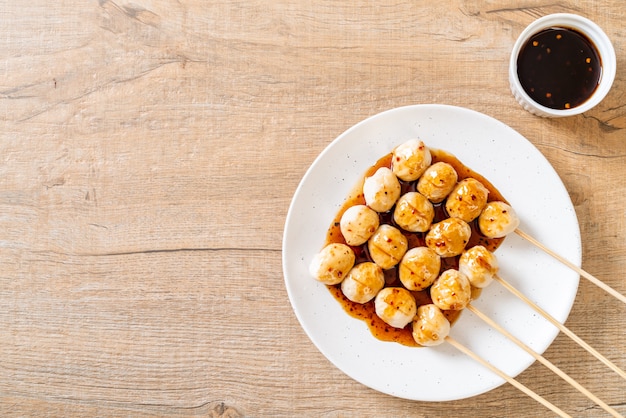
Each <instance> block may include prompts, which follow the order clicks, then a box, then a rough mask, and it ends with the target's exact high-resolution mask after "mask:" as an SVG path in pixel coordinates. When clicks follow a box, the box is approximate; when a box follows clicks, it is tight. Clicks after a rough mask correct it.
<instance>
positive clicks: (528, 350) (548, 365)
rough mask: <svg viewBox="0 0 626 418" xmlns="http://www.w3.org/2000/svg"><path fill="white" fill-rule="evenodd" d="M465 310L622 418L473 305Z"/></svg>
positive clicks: (613, 414)
mask: <svg viewBox="0 0 626 418" xmlns="http://www.w3.org/2000/svg"><path fill="white" fill-rule="evenodd" d="M467 309H468V310H469V311H471V312H472V313H474V314H475V315H476V316H478V317H479V318H480V319H482V320H483V321H485V323H487V324H488V325H489V326H491V327H492V328H494V329H495V330H497V331H498V332H500V333H501V334H502V335H504V336H505V337H507V338H508V339H510V340H511V341H513V342H514V343H515V344H517V346H519V347H520V348H522V349H523V350H524V351H526V352H527V353H528V354H530V355H531V356H533V358H535V360H537V361H539V362H540V363H541V364H543V365H544V366H546V367H547V368H548V369H550V370H552V371H553V372H554V373H555V374H556V375H557V376H559V377H560V378H562V379H563V380H565V381H566V382H567V383H569V384H570V385H572V386H573V387H574V388H576V389H577V390H578V391H579V392H580V393H582V394H583V395H585V396H586V397H587V398H589V399H590V400H592V401H594V402H595V403H596V404H597V405H598V406H600V407H601V408H602V409H604V410H605V411H606V412H608V413H609V414H611V415H612V416H614V417H616V418H622V415H621V414H620V413H619V412H617V411H616V410H615V409H613V408H611V407H610V406H609V405H607V404H606V403H604V402H603V401H602V400H601V399H599V398H598V397H597V396H595V395H594V394H593V393H591V392H590V391H589V390H588V389H586V388H584V387H583V386H582V385H581V384H579V383H578V382H577V381H576V380H574V379H572V378H571V377H570V376H569V375H567V374H566V373H565V372H563V371H562V370H561V369H559V368H558V367H557V366H555V365H554V364H553V363H552V362H550V361H549V360H547V359H546V358H545V357H543V356H542V355H541V354H539V353H537V352H535V351H534V350H532V349H531V348H530V347H528V346H527V345H526V344H524V343H523V342H522V341H520V340H519V339H518V338H516V337H515V336H513V335H512V334H511V333H510V332H508V331H507V330H505V329H504V328H502V327H501V326H500V325H498V324H497V323H495V322H494V321H493V320H491V319H490V318H489V317H488V316H486V315H485V314H484V313H482V312H481V311H480V310H478V309H477V308H476V307H474V306H473V305H471V304H469V305H467Z"/></svg>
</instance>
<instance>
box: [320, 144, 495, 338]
mask: <svg viewBox="0 0 626 418" xmlns="http://www.w3.org/2000/svg"><path fill="white" fill-rule="evenodd" d="M430 152H431V155H432V164H434V163H436V162H439V161H442V162H446V163H448V164H450V165H451V166H452V167H454V169H455V170H456V172H457V174H458V180H459V181H460V180H462V179H464V178H468V177H472V178H475V179H476V180H478V181H480V182H481V183H482V184H483V185H484V186H485V187H486V188H487V189H488V190H489V197H488V201H490V202H491V201H498V200H499V201H502V202H506V200H505V199H504V197H503V196H502V195H501V194H500V192H499V191H498V190H497V189H496V188H495V187H494V186H493V185H492V184H491V183H490V182H489V181H488V180H487V179H485V178H484V177H483V176H481V175H480V174H478V173H476V172H474V171H472V170H471V169H470V168H468V167H466V166H465V165H463V163H461V162H460V161H459V160H458V159H457V158H456V157H454V156H453V155H451V154H449V153H447V152H445V151H441V150H436V149H432V148H431V149H430ZM380 167H388V168H391V154H388V155H386V156H384V157H382V158H381V159H380V160H378V161H377V162H376V164H374V165H373V166H372V167H370V168H369V169H368V170H367V172H366V173H365V175H364V176H363V179H362V180H361V181H360V182H359V184H358V185H357V187H355V188H354V190H353V191H352V193H350V195H349V196H348V198H347V199H346V201H345V202H344V204H343V205H342V207H341V209H340V210H339V212H338V213H337V215H336V216H335V219H334V220H333V222H332V224H331V226H330V228H329V229H328V232H327V234H326V242H325V244H324V245H328V244H331V243H341V244H345V243H346V242H345V240H344V238H343V235H342V234H341V230H340V227H339V221H340V220H341V216H342V215H343V213H344V212H345V211H346V210H347V209H348V208H349V207H351V206H354V205H361V204H365V199H364V197H363V192H362V189H363V181H364V179H365V178H366V177H369V176H371V175H372V174H373V173H375V172H376V170H378V169H379V168H380ZM400 184H401V186H402V194H405V193H408V192H411V191H415V190H416V184H417V181H412V182H404V181H400ZM433 206H434V208H435V218H434V220H433V223H436V222H439V221H442V220H444V219H447V218H448V217H449V216H448V214H447V213H446V210H445V200H444V201H443V202H441V203H437V204H434V205H433ZM393 210H394V208H392V209H391V210H390V211H389V212H385V213H381V214H379V217H380V223H381V225H382V224H385V223H386V224H390V225H393V226H396V225H395V223H394V221H393V216H392V214H393ZM469 225H470V227H471V228H472V235H471V237H470V240H469V242H468V243H467V246H466V248H471V247H473V246H475V245H482V246H484V247H485V248H487V249H488V250H489V251H491V252H494V251H495V250H496V249H497V248H498V247H499V246H500V244H501V243H502V241H503V240H504V238H487V237H485V236H484V235H482V234H481V233H480V230H479V228H478V225H477V223H476V220H474V221H472V222H470V224H469ZM402 233H403V234H404V235H405V236H406V237H407V239H408V242H409V249H410V248H413V247H418V246H425V241H424V238H425V236H426V233H425V232H407V231H404V230H403V231H402ZM351 248H352V249H353V250H354V254H355V255H356V264H358V263H361V262H364V261H371V258H370V257H369V254H368V250H367V243H366V244H363V245H360V246H356V247H354V246H353V247H351ZM458 261H459V256H456V257H448V258H442V259H441V270H440V272H443V271H445V270H448V269H457V268H458ZM384 273H385V287H387V286H394V287H404V286H403V285H402V282H401V281H400V279H399V278H398V268H397V267H394V268H391V269H389V270H384ZM327 287H328V289H329V291H330V293H331V294H332V295H333V297H334V298H335V299H336V300H337V301H338V302H339V303H340V304H341V306H342V307H343V309H344V310H345V311H346V312H347V313H348V314H349V315H350V316H352V317H354V318H357V319H360V320H362V321H364V322H365V323H366V324H367V326H368V327H369V329H370V331H371V333H372V335H374V337H376V338H378V339H379V340H382V341H393V342H397V343H400V344H402V345H406V346H410V347H420V345H419V344H417V343H416V342H415V340H414V339H413V335H412V329H411V326H412V324H409V325H407V326H406V327H405V328H402V329H400V328H394V327H392V326H390V325H387V324H386V323H385V322H384V321H383V320H382V319H380V318H379V317H378V315H376V310H375V308H374V300H371V301H369V302H367V303H364V304H360V303H356V302H352V301H351V300H350V299H348V298H347V297H345V296H344V294H343V293H342V291H341V285H334V286H327ZM411 293H412V294H413V296H415V301H416V302H417V306H420V305H425V304H429V303H432V300H431V298H430V290H429V289H425V290H422V291H419V292H415V291H412V292H411ZM479 296H480V289H478V288H472V300H474V299H476V298H478V297H479ZM461 312H462V311H443V314H444V315H445V316H446V318H447V319H448V321H450V323H451V324H453V323H454V322H455V321H456V320H457V319H458V317H459V315H460V314H461Z"/></svg>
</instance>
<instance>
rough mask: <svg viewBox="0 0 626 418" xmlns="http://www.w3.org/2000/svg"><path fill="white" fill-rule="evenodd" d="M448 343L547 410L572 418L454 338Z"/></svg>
mask: <svg viewBox="0 0 626 418" xmlns="http://www.w3.org/2000/svg"><path fill="white" fill-rule="evenodd" d="M446 341H447V342H448V343H450V344H451V345H452V346H453V347H454V348H456V349H457V350H459V351H461V352H462V353H464V354H466V355H467V356H469V357H471V358H472V359H474V360H475V361H477V362H478V363H480V364H481V365H483V366H484V367H486V368H488V369H489V370H491V371H492V372H494V373H495V374H497V375H498V376H500V377H501V378H502V379H504V380H506V381H507V382H508V383H510V384H511V385H513V386H515V387H516V388H517V389H519V390H520V391H522V392H524V393H525V394H526V395H528V396H530V397H531V398H533V399H534V400H536V401H537V402H539V403H540V404H542V405H543V406H545V407H546V408H548V409H550V410H551V411H552V412H554V413H556V414H557V415H559V416H560V417H563V418H572V417H571V415H568V414H567V413H565V412H564V411H563V410H561V409H559V408H558V407H557V406H555V405H554V404H552V403H550V402H549V401H547V400H546V399H544V398H543V397H541V396H540V395H538V394H537V393H535V392H533V391H532V390H530V389H529V388H528V387H526V386H524V385H523V384H521V383H520V382H518V381H517V380H515V379H513V378H512V377H511V376H509V375H507V374H506V373H504V372H503V371H502V370H500V369H498V368H497V367H495V366H494V365H492V364H491V363H489V362H487V361H485V360H483V359H482V358H481V357H479V356H478V355H476V354H475V353H474V352H473V351H471V350H470V349H468V348H467V347H465V346H464V345H463V344H461V343H459V342H458V341H456V340H455V339H454V338H452V337H450V336H447V337H446Z"/></svg>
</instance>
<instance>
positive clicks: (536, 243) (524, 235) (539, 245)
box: [515, 229, 626, 303]
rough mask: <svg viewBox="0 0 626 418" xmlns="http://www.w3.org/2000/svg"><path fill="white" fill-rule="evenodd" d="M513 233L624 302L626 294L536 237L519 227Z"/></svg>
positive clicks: (625, 301)
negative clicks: (573, 262)
mask: <svg viewBox="0 0 626 418" xmlns="http://www.w3.org/2000/svg"><path fill="white" fill-rule="evenodd" d="M515 233H516V234H517V235H519V236H520V237H522V238H524V239H525V240H526V241H528V242H530V243H531V244H533V245H534V246H536V247H537V248H539V249H540V250H542V251H544V252H546V253H547V254H549V255H551V256H552V257H554V258H556V259H557V260H558V261H560V262H561V263H563V264H565V265H566V266H567V267H569V268H571V269H572V270H574V271H575V272H576V273H578V274H579V275H581V276H582V277H584V278H585V279H587V280H589V281H590V282H591V283H593V284H595V285H596V286H598V287H599V288H600V289H602V290H604V291H605V292H607V293H608V294H610V295H611V296H613V297H615V298H617V299H618V300H620V301H622V302H624V303H626V296H624V295H622V294H621V293H619V292H618V291H617V290H615V289H613V288H612V287H610V286H609V285H607V284H605V283H604V282H603V281H601V280H600V279H597V278H595V277H594V276H592V275H591V274H589V273H587V272H586V271H585V270H583V269H581V268H580V267H578V266H576V265H574V264H572V263H571V262H570V261H568V260H566V259H565V258H563V257H561V256H560V255H558V254H557V253H555V252H554V251H552V250H551V249H549V248H547V247H546V246H545V245H543V244H542V243H540V242H539V241H537V240H536V239H534V238H533V237H531V236H530V235H528V234H527V233H525V232H523V231H520V230H519V229H516V230H515Z"/></svg>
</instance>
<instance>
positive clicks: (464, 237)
mask: <svg viewBox="0 0 626 418" xmlns="http://www.w3.org/2000/svg"><path fill="white" fill-rule="evenodd" d="M471 235H472V228H470V226H469V225H468V223H467V222H465V221H463V220H461V219H457V218H447V219H444V220H443V221H441V222H438V223H436V224H433V225H432V226H431V227H430V231H428V233H427V234H426V246H428V248H430V249H432V250H433V251H434V252H436V253H437V254H438V255H439V256H441V257H454V256H457V255H459V254H461V253H462V252H463V250H464V249H465V246H466V245H467V242H468V241H469V239H470V236H471Z"/></svg>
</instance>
